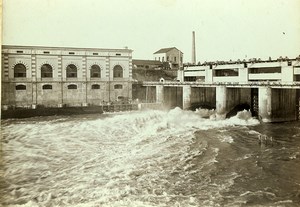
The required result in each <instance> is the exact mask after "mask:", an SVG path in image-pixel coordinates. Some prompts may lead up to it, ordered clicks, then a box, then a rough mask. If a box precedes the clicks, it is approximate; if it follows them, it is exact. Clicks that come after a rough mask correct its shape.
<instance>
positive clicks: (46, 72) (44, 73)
mask: <svg viewBox="0 0 300 207" xmlns="http://www.w3.org/2000/svg"><path fill="white" fill-rule="evenodd" d="M52 73H53V72H52V67H51V65H49V64H44V65H42V67H41V77H42V78H52Z"/></svg>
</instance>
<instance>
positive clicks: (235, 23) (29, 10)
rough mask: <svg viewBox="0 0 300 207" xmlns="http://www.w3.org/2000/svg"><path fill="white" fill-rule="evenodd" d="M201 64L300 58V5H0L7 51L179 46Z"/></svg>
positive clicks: (208, 1) (126, 0) (83, 0)
mask: <svg viewBox="0 0 300 207" xmlns="http://www.w3.org/2000/svg"><path fill="white" fill-rule="evenodd" d="M192 31H195V33H196V60H197V61H201V62H203V61H213V60H229V59H232V60H236V59H244V58H246V59H249V58H253V57H256V58H262V59H266V58H268V57H269V56H271V57H272V58H277V57H279V56H288V57H290V58H295V57H296V56H298V55H300V0H263V1H262V0H3V44H7V45H39V46H66V47H68V46H69V47H96V48H123V47H125V46H128V47H129V48H130V49H133V50H134V52H133V58H134V59H153V53H154V52H155V51H157V50H159V49H160V48H164V47H177V48H178V49H180V50H181V51H182V52H183V53H184V62H191V51H192Z"/></svg>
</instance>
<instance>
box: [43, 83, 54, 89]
mask: <svg viewBox="0 0 300 207" xmlns="http://www.w3.org/2000/svg"><path fill="white" fill-rule="evenodd" d="M51 89H52V85H50V84H45V85H43V90H51Z"/></svg>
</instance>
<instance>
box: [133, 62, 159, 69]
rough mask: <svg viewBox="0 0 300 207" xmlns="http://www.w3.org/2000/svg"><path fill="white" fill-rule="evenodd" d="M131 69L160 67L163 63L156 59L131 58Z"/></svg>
mask: <svg viewBox="0 0 300 207" xmlns="http://www.w3.org/2000/svg"><path fill="white" fill-rule="evenodd" d="M132 65H133V69H146V70H147V69H152V70H153V69H162V67H163V63H162V62H161V61H158V60H135V59H133V60H132Z"/></svg>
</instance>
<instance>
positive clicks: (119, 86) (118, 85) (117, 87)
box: [114, 84, 123, 89]
mask: <svg viewBox="0 0 300 207" xmlns="http://www.w3.org/2000/svg"><path fill="white" fill-rule="evenodd" d="M122 88H123V86H122V85H121V84H116V85H114V89H122Z"/></svg>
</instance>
